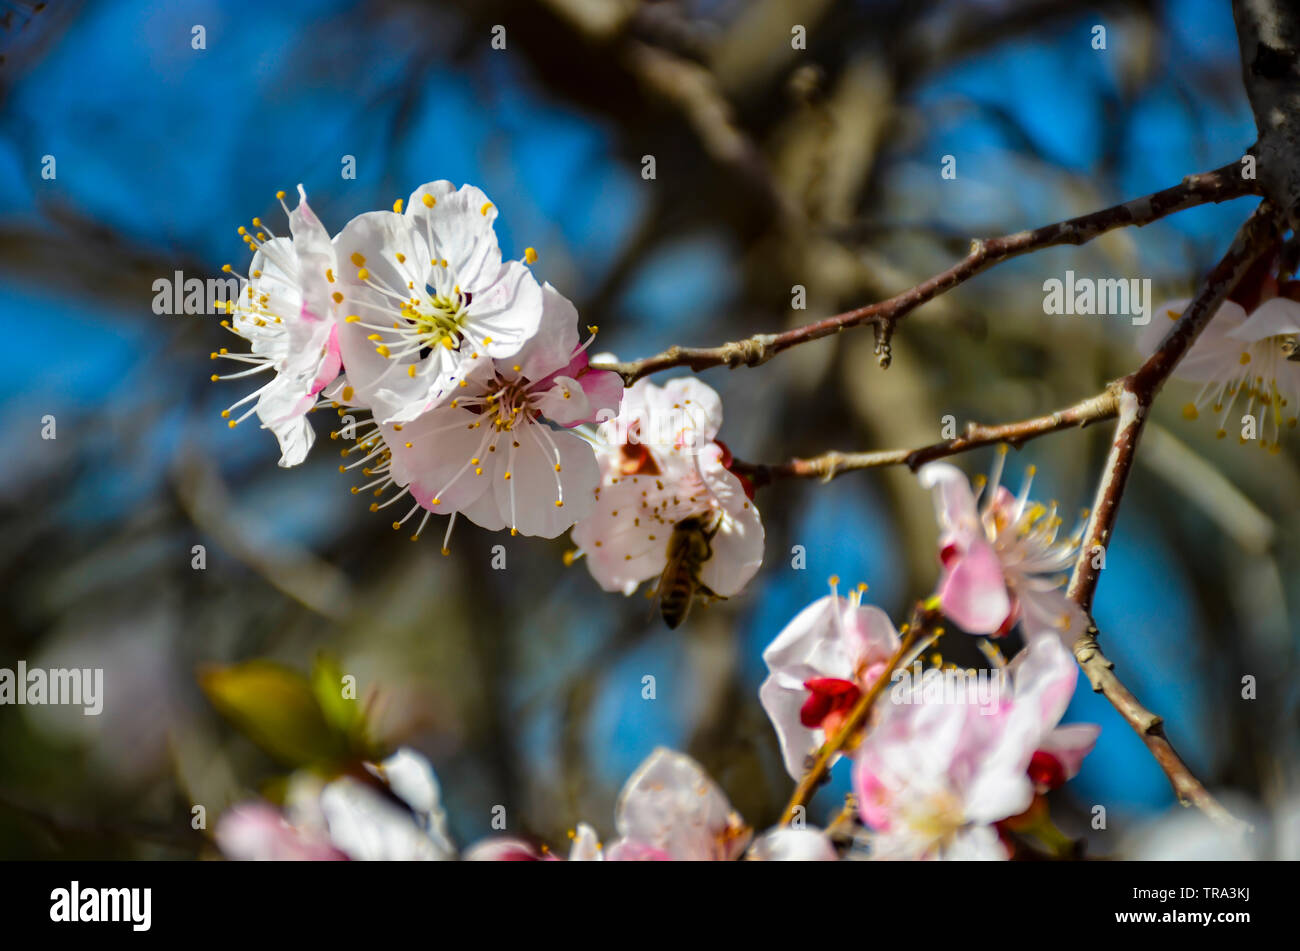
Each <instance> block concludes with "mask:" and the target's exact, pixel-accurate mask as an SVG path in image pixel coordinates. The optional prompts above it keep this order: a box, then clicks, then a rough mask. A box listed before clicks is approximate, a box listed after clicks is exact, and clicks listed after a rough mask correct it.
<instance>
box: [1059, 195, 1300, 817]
mask: <svg viewBox="0 0 1300 951" xmlns="http://www.w3.org/2000/svg"><path fill="white" fill-rule="evenodd" d="M1277 229H1278V213H1277V210H1276V209H1275V207H1274V206H1273V205H1271V204H1270V203H1268V202H1265V203H1264V204H1262V205H1261V206H1260V207H1259V208H1258V209H1256V211H1255V213H1254V214H1253V215H1251V217H1250V219H1249V220H1247V222H1246V223H1245V224H1244V225H1243V226H1242V228H1241V230H1240V231H1239V232H1238V234H1237V238H1236V240H1235V241H1234V242H1233V245H1232V248H1231V249H1230V250H1229V251H1228V253H1227V254H1226V255H1225V256H1224V257H1223V259H1222V260H1221V261H1220V262H1219V263H1218V265H1217V266H1216V267H1215V268H1214V270H1213V271H1212V272H1211V273H1210V275H1209V276H1208V277H1207V278H1206V279H1205V282H1204V283H1203V284H1202V285H1201V289H1200V291H1199V292H1198V293H1197V295H1196V298H1195V299H1194V300H1193V301H1192V303H1191V304H1190V305H1189V306H1188V307H1187V309H1186V310H1185V311H1184V312H1183V315H1182V316H1181V317H1180V318H1179V319H1178V321H1177V322H1176V323H1175V324H1174V326H1173V327H1172V328H1171V329H1170V331H1169V333H1168V334H1167V335H1166V337H1165V339H1164V341H1162V343H1161V345H1160V346H1159V347H1158V348H1157V349H1156V351H1155V353H1153V354H1152V355H1151V356H1150V357H1148V358H1147V360H1146V362H1145V363H1143V364H1142V366H1140V367H1139V368H1138V369H1137V370H1135V371H1134V372H1133V373H1131V374H1129V375H1128V376H1127V377H1125V378H1124V379H1123V380H1121V381H1120V386H1121V390H1120V394H1119V419H1118V420H1117V422H1116V424H1115V438H1114V440H1113V442H1112V443H1111V449H1110V455H1109V457H1108V458H1107V460H1106V467H1105V469H1104V470H1103V473H1102V478H1101V482H1100V484H1099V485H1098V487H1097V497H1096V501H1095V504H1094V505H1093V507H1092V514H1091V516H1090V517H1089V520H1088V525H1087V527H1086V529H1085V532H1084V542H1083V545H1082V547H1081V548H1080V549H1079V555H1078V557H1077V558H1076V560H1075V563H1074V572H1073V574H1072V575H1071V577H1070V585H1069V588H1068V590H1067V593H1068V595H1069V597H1070V598H1071V599H1072V600H1074V601H1075V602H1076V603H1077V604H1078V605H1079V606H1080V607H1081V608H1083V610H1084V611H1085V612H1087V613H1088V615H1089V618H1090V619H1091V614H1092V602H1093V596H1094V595H1095V594H1096V590H1097V582H1098V580H1099V578H1100V575H1101V568H1100V567H1099V566H1100V565H1101V564H1104V561H1103V560H1101V559H1098V558H1097V557H1096V556H1097V553H1098V552H1099V551H1104V550H1105V548H1106V546H1107V545H1108V544H1109V543H1110V540H1111V537H1112V533H1113V531H1114V527H1115V520H1116V517H1117V516H1118V514H1119V505H1120V502H1121V500H1122V499H1123V497H1124V490H1125V487H1126V486H1127V485H1128V479H1129V475H1130V474H1131V472H1132V469H1133V460H1134V458H1135V456H1136V452H1137V444H1138V440H1139V438H1140V436H1141V435H1142V429H1143V427H1144V425H1145V424H1146V420H1147V416H1148V413H1149V410H1150V408H1151V403H1152V401H1153V400H1154V399H1155V396H1156V394H1157V393H1158V392H1159V391H1160V388H1161V387H1162V386H1163V385H1164V382H1165V380H1167V379H1168V378H1169V375H1170V373H1172V372H1173V370H1174V368H1175V367H1176V366H1177V365H1178V362H1179V361H1180V360H1181V359H1182V358H1183V357H1184V356H1186V354H1187V351H1188V350H1189V349H1191V346H1192V344H1193V343H1195V342H1196V338H1197V337H1198V336H1199V335H1200V333H1201V331H1202V330H1204V329H1205V327H1206V325H1207V324H1209V322H1210V320H1211V318H1213V316H1214V314H1215V313H1216V312H1217V311H1218V309H1219V307H1220V305H1221V304H1222V303H1223V302H1224V300H1226V299H1227V297H1228V294H1229V292H1230V291H1231V290H1232V289H1233V287H1234V286H1235V285H1236V284H1237V282H1238V281H1239V280H1240V279H1241V277H1242V276H1243V275H1244V274H1245V273H1246V272H1247V271H1248V270H1249V269H1250V267H1251V266H1252V265H1253V264H1254V263H1255V262H1256V261H1257V260H1258V259H1259V258H1261V257H1262V256H1263V255H1264V254H1266V253H1267V252H1268V250H1269V249H1270V248H1271V247H1272V245H1273V242H1274V240H1275V238H1276V235H1277ZM1074 654H1075V657H1076V658H1077V659H1078V661H1079V665H1080V666H1081V667H1082V668H1083V670H1084V673H1086V674H1087V675H1088V680H1089V681H1090V682H1091V683H1092V689H1093V690H1095V691H1097V692H1098V693H1100V694H1102V695H1103V696H1105V697H1106V699H1107V700H1109V701H1110V702H1111V705H1112V706H1114V708H1115V709H1116V710H1117V711H1118V712H1119V714H1120V716H1122V717H1124V719H1125V720H1126V721H1128V724H1129V725H1130V726H1131V727H1133V729H1134V730H1135V731H1136V732H1137V734H1138V736H1140V737H1141V738H1142V742H1144V743H1145V744H1146V746H1147V749H1149V750H1150V751H1151V755H1152V756H1154V757H1155V759H1156V762H1158V763H1159V764H1160V768H1161V769H1163V770H1164V772H1165V775H1166V776H1167V777H1169V782H1170V784H1171V785H1172V786H1173V788H1174V792H1175V794H1176V795H1177V796H1178V800H1179V801H1180V802H1182V803H1183V804H1184V805H1188V804H1191V805H1195V806H1197V807H1198V808H1199V809H1201V811H1203V812H1204V813H1205V814H1206V815H1208V816H1209V817H1210V818H1212V819H1214V820H1216V821H1217V822H1219V823H1221V824H1223V825H1226V826H1230V827H1236V828H1239V827H1240V826H1241V825H1242V824H1241V822H1240V821H1239V820H1237V819H1236V818H1234V817H1233V816H1232V815H1231V813H1229V812H1228V811H1227V810H1226V809H1224V808H1223V806H1222V805H1220V804H1219V802H1218V801H1217V800H1216V799H1215V798H1214V797H1213V796H1212V795H1210V793H1209V791H1208V790H1206V789H1205V787H1204V786H1203V785H1202V784H1201V782H1200V781H1199V780H1198V779H1197V778H1196V777H1195V776H1194V775H1192V772H1191V770H1190V769H1188V768H1187V764H1186V763H1184V762H1183V761H1182V759H1181V757H1179V755H1178V753H1177V751H1175V750H1174V747H1173V744H1171V743H1170V742H1169V739H1168V738H1167V737H1166V736H1165V733H1164V725H1163V724H1164V721H1163V720H1162V719H1161V718H1160V717H1159V716H1157V715H1156V714H1154V713H1152V712H1151V711H1150V710H1148V709H1147V708H1146V707H1144V706H1143V705H1142V703H1141V702H1140V701H1139V700H1138V699H1137V697H1135V696H1134V695H1133V693H1132V692H1131V691H1130V690H1129V689H1128V688H1127V687H1125V686H1124V684H1123V683H1122V682H1121V681H1120V679H1119V678H1118V677H1117V676H1116V675H1115V671H1114V667H1115V665H1114V664H1113V663H1112V662H1111V661H1110V660H1108V659H1107V658H1106V655H1105V654H1103V653H1102V651H1101V648H1100V647H1099V646H1098V645H1097V627H1096V624H1095V623H1093V622H1092V621H1091V620H1090V621H1089V628H1088V630H1087V631H1086V632H1085V633H1084V634H1083V635H1082V636H1081V637H1080V638H1079V640H1078V641H1077V642H1076V643H1075V645H1074Z"/></svg>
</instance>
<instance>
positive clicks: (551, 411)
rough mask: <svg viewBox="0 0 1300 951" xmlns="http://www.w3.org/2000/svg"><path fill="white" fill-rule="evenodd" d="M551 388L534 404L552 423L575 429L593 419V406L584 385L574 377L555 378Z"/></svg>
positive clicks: (552, 378)
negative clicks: (588, 400)
mask: <svg viewBox="0 0 1300 951" xmlns="http://www.w3.org/2000/svg"><path fill="white" fill-rule="evenodd" d="M551 383H552V385H551V387H550V389H548V390H546V391H545V392H543V393H542V395H541V396H540V397H539V398H538V399H537V400H536V401H535V402H534V403H533V406H534V407H536V408H537V409H538V410H539V411H540V412H541V414H542V415H543V416H544V417H546V418H547V419H548V420H550V421H551V422H553V423H555V424H557V425H560V426H565V427H573V426H576V425H578V424H579V423H582V422H586V421H587V420H589V419H590V418H591V417H592V415H593V414H592V409H591V404H590V403H589V402H587V392H586V390H584V389H583V388H582V384H581V383H579V382H578V381H577V380H575V379H573V378H572V377H567V376H553V377H551Z"/></svg>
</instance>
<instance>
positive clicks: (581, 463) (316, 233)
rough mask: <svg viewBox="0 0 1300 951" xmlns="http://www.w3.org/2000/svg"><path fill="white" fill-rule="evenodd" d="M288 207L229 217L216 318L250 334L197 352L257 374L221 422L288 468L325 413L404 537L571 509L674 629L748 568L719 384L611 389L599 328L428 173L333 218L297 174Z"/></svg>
mask: <svg viewBox="0 0 1300 951" xmlns="http://www.w3.org/2000/svg"><path fill="white" fill-rule="evenodd" d="M277 197H278V198H279V200H280V202H281V204H282V205H284V193H283V192H281V193H280V194H279V195H278V196H277ZM284 209H285V214H286V215H287V216H288V219H289V233H288V234H287V235H281V236H277V235H275V234H274V233H273V232H272V231H271V229H270V227H269V226H268V225H267V224H266V223H264V222H263V221H262V220H261V219H258V218H254V219H253V221H252V228H251V229H249V228H244V227H241V228H240V229H239V233H240V234H241V235H242V236H243V240H244V241H245V243H246V244H247V245H248V247H249V248H250V250H251V251H252V252H253V258H252V262H251V264H250V266H249V271H248V274H246V275H239V276H240V281H241V283H240V292H239V295H238V297H237V299H235V300H232V301H230V302H229V303H228V304H227V306H226V315H227V318H228V319H226V320H224V321H223V322H222V323H223V326H224V327H226V328H227V329H228V330H229V331H230V332H232V333H233V334H235V335H236V336H238V337H241V338H243V339H244V340H246V341H247V342H248V343H249V344H250V345H251V352H239V353H232V352H231V351H230V350H228V349H226V348H222V349H221V350H219V351H217V352H214V353H213V354H212V357H213V359H218V358H220V359H225V360H229V361H232V362H233V363H235V364H236V365H237V366H238V367H239V369H238V370H237V371H236V372H234V373H231V374H227V375H225V376H221V375H219V374H214V375H213V379H214V380H217V379H239V378H243V377H247V376H262V377H263V378H265V377H266V376H267V375H268V374H269V379H265V382H264V383H263V385H262V386H260V387H259V388H258V389H256V390H254V391H253V392H251V393H249V394H248V395H246V396H244V397H243V398H241V399H240V400H238V401H237V402H236V403H235V404H234V405H233V406H231V407H229V408H228V409H227V410H225V411H224V413H223V415H224V416H226V417H227V418H228V419H229V424H230V426H231V427H234V426H236V425H237V424H238V423H239V422H241V421H243V420H245V419H247V418H249V417H250V416H252V415H254V414H256V416H257V417H258V418H259V419H260V421H261V423H262V426H263V427H264V428H267V429H269V430H271V432H272V433H274V435H275V437H276V439H277V440H278V441H279V445H280V450H281V456H280V465H281V466H285V467H288V466H294V465H297V464H298V463H300V462H302V461H303V460H304V459H305V458H306V456H307V453H308V451H309V450H310V449H311V448H312V445H313V443H314V441H315V432H314V430H313V428H312V426H311V423H310V422H309V419H308V416H309V414H310V413H311V412H312V411H313V410H316V409H321V408H327V409H332V410H335V411H337V413H338V415H339V417H341V426H340V428H339V429H338V430H337V431H335V432H333V433H331V435H332V437H334V438H336V439H337V438H340V437H341V438H344V439H350V440H351V445H350V446H349V447H347V448H344V449H343V450H342V454H343V456H344V458H345V460H346V461H345V463H344V464H342V465H340V467H339V468H340V471H344V472H353V473H355V474H357V475H359V476H360V482H359V484H357V485H355V486H353V488H352V491H353V493H354V494H358V495H359V494H363V493H365V494H368V495H370V496H372V497H373V498H374V499H375V501H372V502H371V504H370V508H371V510H372V511H379V510H380V509H387V508H388V507H389V506H393V505H399V506H404V510H403V508H401V507H399V508H398V509H397V510H396V513H397V514H395V516H394V519H393V522H392V524H393V527H394V528H401V527H402V526H404V525H406V524H407V523H408V522H411V523H412V524H413V525H414V532H413V535H412V537H413V538H418V537H419V536H420V533H421V532H422V531H423V530H424V527H425V525H426V524H427V523H428V521H429V518H430V517H431V516H432V515H435V514H439V515H448V516H450V519H449V521H448V525H447V529H446V535H445V536H444V541H443V551H444V552H446V550H447V543H448V540H449V538H450V535H451V531H452V527H453V525H454V524H455V520H456V517H457V516H464V517H465V518H467V519H469V520H470V521H471V522H473V523H475V524H477V525H479V526H480V527H482V528H484V529H487V530H489V531H500V530H503V529H506V528H509V529H510V532H511V533H512V534H522V535H532V536H540V537H543V538H554V537H556V536H558V535H560V534H562V533H563V532H565V531H566V530H568V529H569V528H570V527H574V526H575V525H576V527H574V532H573V538H574V541H575V543H576V545H577V546H578V547H577V548H576V549H575V550H574V551H573V552H572V553H571V556H572V555H577V556H582V555H585V556H587V564H588V565H589V566H590V568H591V572H592V575H593V576H594V577H595V579H596V581H597V582H598V583H599V584H600V585H601V587H603V588H605V589H606V590H610V591H622V592H624V593H625V594H630V593H632V591H634V590H635V589H636V588H637V587H638V586H639V585H640V584H641V583H642V582H644V581H648V580H652V579H659V593H660V596H661V599H662V600H663V601H664V616H665V618H666V619H668V620H669V623H670V624H674V626H675V624H676V623H679V622H680V621H681V620H682V618H684V616H685V613H686V612H687V611H688V610H689V608H690V605H691V603H692V602H693V601H694V600H695V599H696V598H704V599H712V598H725V597H730V596H732V595H734V594H735V593H736V592H738V591H739V590H740V589H741V588H742V587H743V586H744V584H745V583H746V582H747V581H748V580H749V578H750V577H752V576H753V574H754V572H755V571H756V570H757V568H758V566H759V564H760V563H761V561H762V555H763V526H762V522H761V520H760V519H759V515H758V511H757V509H756V508H755V507H754V505H753V488H752V486H750V485H748V484H747V483H746V482H744V481H743V480H742V479H741V478H740V477H739V476H737V475H735V474H733V473H732V472H731V471H730V470H729V468H728V467H729V465H730V464H731V455H730V452H729V451H728V450H727V449H726V447H725V445H723V444H722V443H720V442H718V441H717V438H716V437H717V433H718V429H719V427H720V426H721V423H722V404H721V401H720V400H719V398H718V395H717V394H716V393H715V392H714V391H713V390H712V389H710V388H709V387H708V386H706V385H704V384H703V383H700V382H699V381H697V380H694V379H684V380H674V381H672V382H670V383H668V384H667V385H666V386H663V387H659V386H656V385H654V384H651V383H649V382H648V381H644V380H643V381H640V382H638V383H637V384H636V385H634V386H633V387H632V388H631V389H630V390H628V391H627V393H626V395H625V394H624V389H623V382H622V379H621V378H620V377H619V376H618V375H617V374H616V373H613V372H611V371H608V370H598V369H595V368H593V367H592V366H591V363H590V361H589V359H588V355H587V350H588V347H589V346H590V344H591V342H592V340H593V339H594V335H595V330H596V328H595V327H591V328H589V330H590V331H591V333H592V335H591V337H589V338H588V339H587V340H586V341H585V342H584V341H580V339H579V331H578V324H579V320H578V312H577V309H576V308H575V307H574V305H573V304H572V302H570V301H569V300H568V299H567V298H565V297H564V295H562V294H561V293H560V292H559V291H558V290H556V289H555V288H554V287H552V286H551V285H550V284H549V283H545V284H541V283H539V282H538V281H537V279H536V278H535V277H534V276H533V273H532V271H531V270H530V268H529V265H530V264H532V263H533V262H535V261H536V260H537V254H536V252H535V251H534V250H533V249H532V248H527V249H525V251H524V256H523V259H522V260H507V259H505V258H504V256H503V254H502V252H501V249H500V247H499V245H498V242H497V237H496V231H495V227H494V223H495V221H496V217H497V209H496V206H495V205H494V204H493V203H492V202H490V201H489V200H488V199H487V196H486V195H485V194H484V193H483V192H482V191H481V190H479V189H478V188H476V187H474V186H472V185H465V186H462V187H460V188H456V187H455V186H453V185H452V184H451V183H450V182H445V181H437V182H430V183H428V184H426V185H422V186H420V187H419V188H417V189H416V190H415V191H414V192H413V193H412V194H411V196H410V198H409V199H407V200H406V201H405V202H403V201H401V200H399V201H397V202H396V203H395V204H394V206H393V210H392V211H371V212H366V213H364V214H361V215H358V216H357V217H355V218H353V219H352V220H351V221H349V222H348V223H347V224H346V225H345V226H344V227H343V229H342V230H341V231H340V232H339V233H338V234H336V235H334V236H333V237H331V236H330V234H329V233H328V231H327V230H326V229H325V227H324V225H322V224H321V222H320V220H319V219H318V218H317V217H316V215H315V214H314V213H313V212H312V210H311V208H310V206H309V205H308V204H307V199H306V195H305V194H304V193H303V191H302V188H301V186H299V201H298V204H297V207H295V208H294V209H293V210H290V209H289V208H288V206H287V205H284ZM403 209H404V210H403ZM224 270H226V271H227V272H229V273H236V272H235V271H234V270H233V268H231V266H230V265H226V266H225V268H224Z"/></svg>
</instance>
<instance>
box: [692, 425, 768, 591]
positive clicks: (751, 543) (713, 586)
mask: <svg viewBox="0 0 1300 951" xmlns="http://www.w3.org/2000/svg"><path fill="white" fill-rule="evenodd" d="M719 453H720V450H719V449H718V447H717V445H716V444H715V445H713V446H710V447H709V449H708V450H707V451H705V452H703V453H701V454H700V455H699V456H698V457H697V458H698V461H699V465H700V467H699V472H700V474H701V475H702V476H703V477H704V484H705V486H706V488H707V489H708V491H709V493H710V494H711V495H712V496H713V499H714V500H715V502H716V504H717V505H718V506H719V507H720V508H721V510H722V519H721V521H719V522H718V525H717V530H716V532H715V533H714V535H713V538H712V540H711V541H710V542H709V547H710V549H711V550H712V552H713V553H712V555H711V556H710V557H709V559H708V561H706V562H705V563H704V564H703V565H702V566H701V567H700V581H701V582H703V583H704V584H706V585H707V586H708V587H709V589H710V590H711V591H713V593H714V594H717V595H720V596H722V597H724V598H730V597H732V596H734V595H736V594H738V593H739V592H740V590H741V589H742V588H744V587H745V585H746V584H748V583H749V579H751V578H752V577H754V575H755V573H757V571H758V569H759V567H760V566H761V565H762V564H763V538H764V532H763V520H762V519H761V518H760V517H759V514H758V507H757V506H755V505H754V503H753V502H751V501H750V500H749V496H748V495H747V494H746V493H745V487H744V485H742V484H741V482H740V480H739V479H738V478H736V475H735V474H734V473H732V472H730V471H728V470H727V469H725V468H723V466H722V463H721V461H720V460H719V458H718V457H719Z"/></svg>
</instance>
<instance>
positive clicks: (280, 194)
mask: <svg viewBox="0 0 1300 951" xmlns="http://www.w3.org/2000/svg"><path fill="white" fill-rule="evenodd" d="M275 197H276V198H277V199H279V200H280V201H284V190H283V189H281V190H280V191H278V192H276V193H275Z"/></svg>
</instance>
